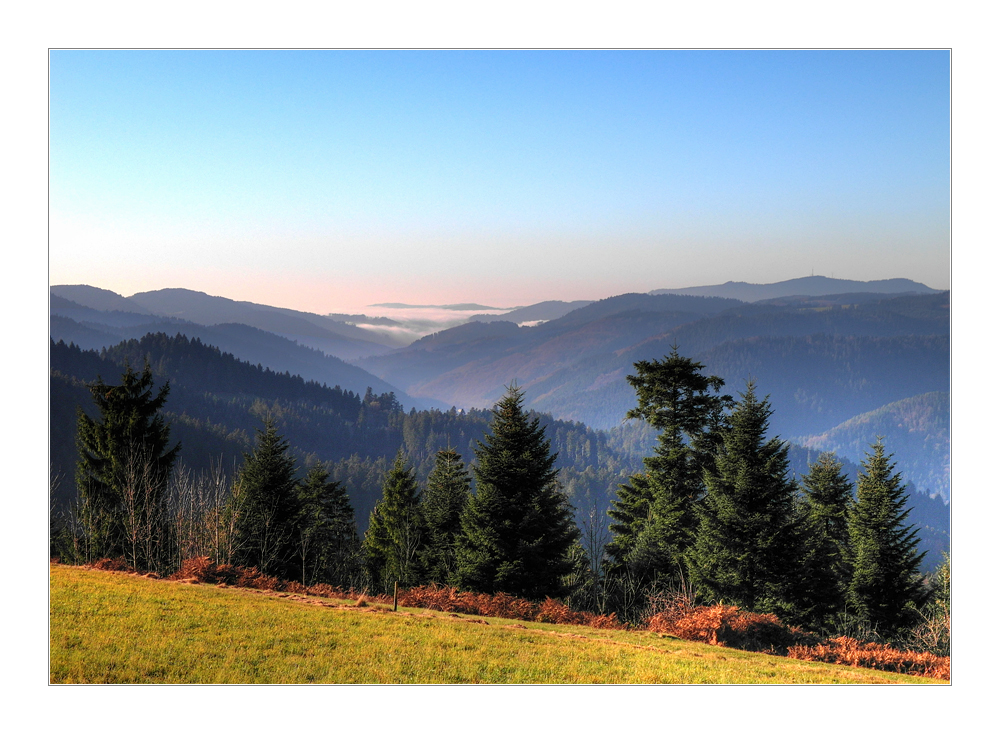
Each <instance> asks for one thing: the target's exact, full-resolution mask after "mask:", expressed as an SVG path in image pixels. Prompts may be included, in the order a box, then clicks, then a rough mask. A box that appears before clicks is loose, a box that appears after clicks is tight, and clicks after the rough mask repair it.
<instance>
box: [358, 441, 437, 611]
mask: <svg viewBox="0 0 1000 734" xmlns="http://www.w3.org/2000/svg"><path fill="white" fill-rule="evenodd" d="M420 502H421V496H420V488H419V487H418V486H417V480H416V478H415V477H414V475H413V469H412V467H410V466H408V465H407V463H406V461H405V460H404V458H403V453H402V451H400V452H399V453H397V454H396V460H395V462H394V463H393V465H392V468H391V469H389V472H388V473H387V474H386V477H385V481H384V482H383V483H382V499H380V500H379V501H378V502H377V503H376V504H375V509H374V510H372V514H371V520H370V521H369V524H368V532H367V533H365V539H364V543H363V547H362V549H363V553H364V559H365V569H366V571H367V574H368V578H369V580H370V581H371V583H372V586H373V587H374V588H376V589H380V590H382V591H390V590H391V589H392V586H393V583H394V582H399V583H400V584H402V585H404V586H410V585H413V584H417V583H420V581H421V580H422V578H421V572H420V562H419V561H420V553H421V551H422V550H423V544H424V541H425V540H426V530H425V529H424V523H423V518H422V516H421V511H420Z"/></svg>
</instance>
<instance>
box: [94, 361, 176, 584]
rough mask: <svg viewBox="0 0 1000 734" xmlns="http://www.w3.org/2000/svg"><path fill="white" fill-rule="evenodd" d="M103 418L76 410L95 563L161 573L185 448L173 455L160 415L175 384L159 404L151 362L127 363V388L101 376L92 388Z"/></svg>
mask: <svg viewBox="0 0 1000 734" xmlns="http://www.w3.org/2000/svg"><path fill="white" fill-rule="evenodd" d="M88 387H89V389H90V393H91V395H92V396H93V399H94V403H95V404H96V406H97V409H98V411H99V412H100V418H99V419H98V420H93V419H91V418H90V417H88V416H87V415H86V414H85V413H84V412H83V411H82V410H80V409H77V438H76V443H77V450H78V452H79V457H80V459H79V462H78V463H77V467H76V486H77V492H78V494H79V499H80V515H81V521H82V524H83V528H84V534H85V542H86V545H87V550H86V551H85V555H87V556H88V557H89V559H91V560H93V559H97V558H102V557H111V558H118V557H124V558H125V559H126V561H127V562H128V563H129V564H130V565H132V566H133V567H135V568H138V569H152V568H156V569H161V570H162V567H163V566H164V564H165V563H167V562H168V559H169V557H170V553H169V547H168V546H169V536H168V532H167V523H166V515H165V513H166V489H167V483H168V481H169V478H170V474H171V471H172V470H173V466H174V462H175V460H176V458H177V454H178V452H179V451H180V444H177V445H175V446H174V447H173V448H169V449H168V448H167V446H168V444H169V443H170V428H169V426H168V425H167V424H166V423H165V422H164V420H163V417H162V416H161V415H160V410H161V409H162V408H163V405H164V403H165V402H166V399H167V394H168V393H169V392H170V385H169V383H165V384H164V385H163V387H161V388H160V390H159V392H157V394H156V396H155V397H153V389H152V388H153V374H152V370H151V369H150V366H149V362H148V361H147V362H146V365H145V367H144V369H143V371H142V373H138V372H136V371H134V370H133V369H132V368H131V367H129V366H128V364H126V366H125V372H124V373H123V374H122V377H121V384H120V385H107V384H105V382H104V381H103V380H102V379H101V378H100V377H98V378H97V380H96V381H95V382H94V383H93V384H91V385H89V386H88Z"/></svg>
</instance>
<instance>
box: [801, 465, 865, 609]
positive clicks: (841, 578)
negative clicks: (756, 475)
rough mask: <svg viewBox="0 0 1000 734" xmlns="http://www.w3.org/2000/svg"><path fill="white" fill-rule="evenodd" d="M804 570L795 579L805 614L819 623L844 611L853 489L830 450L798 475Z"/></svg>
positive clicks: (848, 566)
mask: <svg viewBox="0 0 1000 734" xmlns="http://www.w3.org/2000/svg"><path fill="white" fill-rule="evenodd" d="M802 486H803V490H804V492H805V504H804V506H803V507H802V511H803V515H804V517H803V534H804V539H803V549H804V557H803V562H804V566H805V568H804V571H803V573H802V575H801V578H800V579H799V589H800V591H799V598H800V604H801V606H802V612H803V614H804V615H805V616H806V617H807V618H809V619H810V620H811V622H812V623H813V626H816V627H822V626H823V625H824V622H830V621H831V620H832V617H833V615H835V614H836V613H838V612H842V611H844V609H845V604H846V596H847V585H848V583H849V582H850V579H851V553H850V538H849V534H848V529H847V516H848V513H849V511H850V507H851V504H852V502H853V501H854V487H853V486H852V485H851V482H850V480H848V478H847V475H846V474H844V473H843V465H842V464H841V463H840V462H839V461H837V458H836V456H834V454H821V455H820V457H819V459H818V460H817V461H816V462H815V463H813V464H810V466H809V474H807V475H806V476H804V477H803V478H802Z"/></svg>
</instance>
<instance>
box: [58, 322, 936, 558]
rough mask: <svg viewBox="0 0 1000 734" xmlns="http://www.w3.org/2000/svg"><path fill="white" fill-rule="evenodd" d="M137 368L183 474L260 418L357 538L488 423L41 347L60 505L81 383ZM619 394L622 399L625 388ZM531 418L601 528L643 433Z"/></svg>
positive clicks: (69, 470) (921, 516)
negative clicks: (325, 486) (347, 516)
mask: <svg viewBox="0 0 1000 734" xmlns="http://www.w3.org/2000/svg"><path fill="white" fill-rule="evenodd" d="M484 326H485V325H484ZM496 326H500V325H499V324H497V325H496ZM515 328H516V327H515ZM146 359H148V360H149V362H150V365H151V367H152V369H153V372H154V375H155V376H156V378H157V384H163V382H165V381H168V380H169V383H170V394H169V398H168V401H167V403H166V407H165V416H166V417H167V419H168V420H169V421H170V422H171V431H172V432H171V436H172V438H173V439H174V440H175V441H176V440H179V441H180V442H181V444H182V452H181V460H182V462H183V463H184V464H185V465H187V466H188V467H189V468H191V469H193V470H196V471H198V470H206V469H208V468H209V467H210V466H211V465H212V464H213V462H214V463H217V464H218V463H221V466H222V468H223V470H224V471H226V472H227V474H229V475H230V476H232V475H233V473H234V472H235V469H236V468H237V467H238V466H239V464H240V463H241V462H242V456H243V454H244V452H247V451H249V450H250V449H251V446H252V441H253V436H254V433H255V430H256V429H259V428H260V427H261V426H262V424H263V419H264V418H265V417H266V416H271V417H272V418H273V419H274V420H275V422H276V424H277V426H278V428H279V430H280V432H281V434H282V435H283V436H285V437H286V438H287V439H288V441H289V442H290V444H291V448H292V452H293V455H294V456H295V457H296V459H297V462H298V465H299V466H300V467H302V468H303V470H304V467H306V466H308V465H310V464H312V463H314V462H316V461H322V462H326V463H327V464H328V466H329V467H330V471H331V479H333V480H336V481H340V482H343V483H344V485H345V487H346V488H347V490H348V493H349V496H350V499H351V503H352V505H353V507H354V510H355V513H356V517H357V520H358V524H359V530H360V531H361V532H364V530H365V529H366V527H367V523H368V519H369V515H370V513H371V510H372V509H373V508H374V506H375V502H376V501H377V499H378V497H379V496H380V493H381V491H382V482H383V480H384V477H385V475H386V473H387V471H388V470H389V468H390V466H391V464H392V458H393V456H394V455H395V454H396V452H397V451H398V450H399V449H400V448H402V450H403V451H404V452H405V455H406V457H407V458H408V460H409V461H411V462H412V464H413V466H414V468H415V474H416V476H417V478H418V480H419V481H425V480H426V478H427V476H428V475H429V474H430V472H431V470H432V469H433V467H434V461H435V454H436V453H437V451H439V450H440V449H444V448H448V447H451V448H454V449H455V450H456V451H457V452H458V453H459V455H460V457H461V459H462V461H464V462H465V463H466V464H467V465H471V464H472V463H473V462H474V461H475V455H474V449H475V447H476V445H477V443H478V442H479V441H480V440H482V439H483V437H484V434H485V433H486V430H487V426H488V423H489V420H490V417H491V413H490V411H489V410H479V409H475V410H467V411H464V410H457V409H454V408H452V409H449V410H444V411H442V410H424V411H417V410H415V409H411V410H410V411H405V410H404V409H403V408H402V407H401V406H400V404H399V403H398V401H396V400H395V397H394V396H393V395H392V394H391V393H381V394H375V393H374V392H371V391H367V392H366V394H364V395H359V394H357V393H355V392H352V391H349V390H343V389H341V388H340V387H339V386H333V387H330V386H326V385H322V384H319V383H316V382H310V381H306V380H303V379H302V378H301V377H299V376H297V375H292V374H287V373H285V374H282V373H277V372H274V371H272V370H269V369H266V368H263V367H261V366H259V365H253V364H250V363H247V362H244V361H241V360H238V359H236V358H235V357H233V356H232V355H230V354H227V353H224V352H223V351H222V350H220V349H219V348H218V347H214V346H210V345H208V344H205V343H203V342H201V341H200V340H198V339H188V338H187V337H184V336H173V337H168V336H166V335H164V334H150V335H147V336H145V337H143V338H142V339H141V340H129V341H125V342H122V343H120V344H118V345H116V346H114V347H112V348H110V349H105V350H103V351H102V352H96V351H87V350H81V349H79V348H78V347H75V346H69V345H66V344H65V343H62V342H58V343H53V344H52V347H51V368H52V375H51V459H52V467H53V470H54V472H55V473H56V474H57V475H61V476H62V481H61V482H60V483H59V486H58V492H57V496H56V500H57V502H58V503H59V504H60V505H65V504H66V503H67V502H69V501H70V500H71V499H72V497H73V496H74V491H75V490H74V486H73V473H74V465H75V463H76V460H77V459H76V450H75V446H74V437H75V431H76V417H75V411H76V407H77V406H79V407H81V408H83V410H84V411H85V412H87V413H88V414H90V415H92V416H93V414H94V407H93V401H92V400H91V398H90V394H89V391H88V390H87V388H86V383H88V382H91V381H93V380H94V379H95V378H97V376H98V375H100V376H101V377H103V378H104V379H105V380H106V381H108V382H109V383H113V382H114V381H115V380H116V378H117V376H118V375H119V374H120V372H121V370H122V368H123V366H124V364H125V363H126V362H128V363H129V364H131V365H133V366H136V367H138V366H141V365H142V364H143V363H144V361H145V360H146ZM621 382H623V383H624V382H625V381H624V378H622V380H621ZM624 387H625V389H626V390H627V391H629V392H631V389H630V388H629V387H628V385H627V384H625V386H624ZM737 388H738V383H737ZM727 389H728V386H727ZM634 400H635V397H634V392H633V393H632V398H631V401H632V402H633V403H634ZM778 415H779V412H776V414H775V416H776V417H778ZM539 418H540V419H541V425H542V426H543V427H544V429H545V431H546V435H547V436H548V437H549V438H550V440H551V441H552V447H553V450H554V451H555V452H557V454H558V457H557V460H556V468H557V469H558V471H559V479H560V482H561V484H562V486H563V488H564V490H565V492H566V494H567V495H568V497H569V499H570V502H571V503H572V505H573V506H574V508H575V511H576V518H577V522H578V524H580V525H581V526H584V525H585V524H586V525H587V526H588V527H594V528H595V530H599V529H600V527H604V528H605V530H606V527H607V521H606V519H603V518H605V512H606V511H607V509H608V508H609V506H610V502H611V500H612V499H613V498H614V497H615V496H616V494H617V491H618V485H619V484H620V483H622V482H625V481H627V478H628V477H629V476H631V475H632V474H633V473H635V472H636V471H639V470H640V469H641V467H642V459H643V457H645V456H648V455H649V453H650V451H651V450H652V446H653V444H654V442H655V435H656V434H655V431H654V430H653V429H652V428H650V427H649V426H648V425H646V424H645V423H642V422H639V421H634V420H633V421H628V422H624V423H623V422H622V420H621V419H622V418H624V412H623V413H622V415H621V417H620V418H619V421H618V425H617V426H614V427H612V428H611V429H609V430H595V429H592V428H589V427H588V426H586V425H585V424H583V423H579V422H572V421H564V420H557V419H555V418H552V417H551V416H549V415H546V414H541V415H539ZM782 437H783V438H784V436H782ZM817 456H818V450H816V449H809V448H798V447H795V446H792V448H791V452H790V470H791V472H792V474H793V476H800V475H804V474H806V473H808V471H809V463H810V462H812V461H815V459H816V457H817ZM845 469H846V471H847V472H848V473H849V475H850V476H852V477H853V476H856V475H857V472H858V466H857V464H856V462H855V463H851V462H846V463H845ZM907 478H908V479H909V475H907ZM911 500H912V502H913V503H914V513H913V521H914V522H915V523H917V525H918V526H919V527H921V528H923V530H922V538H923V542H924V545H923V546H922V547H925V548H926V549H928V550H930V551H931V554H930V560H929V561H928V563H929V564H933V562H934V560H933V559H936V558H938V557H939V556H940V552H941V550H943V549H945V548H946V547H947V533H948V529H949V528H948V522H949V521H948V511H947V507H946V506H945V505H944V504H942V503H941V502H940V501H939V500H938V501H935V500H931V499H929V498H928V497H926V495H922V494H920V493H918V492H916V491H915V490H914V491H911Z"/></svg>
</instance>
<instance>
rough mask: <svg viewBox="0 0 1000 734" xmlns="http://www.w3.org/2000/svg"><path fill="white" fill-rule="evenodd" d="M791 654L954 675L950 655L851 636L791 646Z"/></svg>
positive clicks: (934, 675) (935, 675)
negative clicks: (945, 655) (910, 649)
mask: <svg viewBox="0 0 1000 734" xmlns="http://www.w3.org/2000/svg"><path fill="white" fill-rule="evenodd" d="M788 657H790V658H795V659H796V660H815V661H819V662H824V663H835V664H837V665H853V666H856V667H861V668H872V669H874V670H886V671H889V672H892V673H905V674H907V675H921V676H925V677H927V678H938V679H942V680H948V679H950V677H951V658H948V657H941V656H939V655H934V654H932V653H929V652H913V651H903V650H896V649H894V648H891V647H889V646H888V645H881V644H879V643H876V642H859V641H858V640H855V639H853V638H851V637H835V638H833V639H832V640H828V641H827V642H826V643H823V644H819V645H811V646H806V645H795V646H793V647H791V648H789V650H788Z"/></svg>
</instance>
